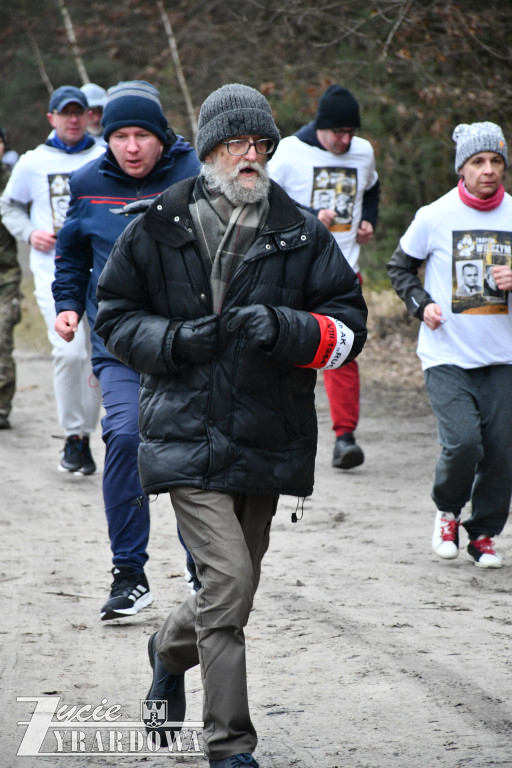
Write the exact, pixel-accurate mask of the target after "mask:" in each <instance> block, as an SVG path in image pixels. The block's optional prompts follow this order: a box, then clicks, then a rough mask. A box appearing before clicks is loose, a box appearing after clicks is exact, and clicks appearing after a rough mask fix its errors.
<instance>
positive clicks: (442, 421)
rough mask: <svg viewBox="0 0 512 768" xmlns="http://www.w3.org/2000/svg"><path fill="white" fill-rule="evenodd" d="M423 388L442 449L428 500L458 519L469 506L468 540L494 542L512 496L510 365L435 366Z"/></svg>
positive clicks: (505, 517)
mask: <svg viewBox="0 0 512 768" xmlns="http://www.w3.org/2000/svg"><path fill="white" fill-rule="evenodd" d="M425 382H426V385H427V389H428V392H429V395H430V402H431V404H432V410H433V411H434V414H435V416H436V417H437V422H438V430H439V442H440V443H441V446H442V450H441V455H440V456H439V460H438V462H437V466H436V472H435V478H434V486H433V489H432V498H433V500H434V502H435V504H436V506H437V508H438V509H440V510H442V511H443V512H453V513H454V514H456V515H457V514H459V512H460V511H461V509H462V508H463V507H464V505H465V504H466V502H468V501H469V500H471V516H470V517H469V518H468V519H467V520H465V521H464V523H463V525H464V527H465V528H466V530H467V532H468V535H469V538H470V539H476V538H477V537H478V536H480V535H481V534H487V535H489V536H496V535H497V534H499V533H501V531H502V530H503V528H504V526H505V523H506V521H507V517H508V513H509V509H510V499H511V494H512V365H489V366H485V367H482V368H470V369H465V368H460V367H459V366H456V365H436V366H434V367H432V368H428V369H427V370H426V371H425Z"/></svg>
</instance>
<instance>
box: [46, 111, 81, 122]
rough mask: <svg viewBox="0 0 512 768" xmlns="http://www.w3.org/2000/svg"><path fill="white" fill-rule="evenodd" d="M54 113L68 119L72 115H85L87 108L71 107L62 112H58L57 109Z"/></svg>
mask: <svg viewBox="0 0 512 768" xmlns="http://www.w3.org/2000/svg"><path fill="white" fill-rule="evenodd" d="M53 114H54V115H59V117H65V118H66V119H68V120H69V119H71V118H72V117H83V116H84V115H85V109H70V110H67V109H66V110H63V111H62V112H57V110H55V109H54V110H53Z"/></svg>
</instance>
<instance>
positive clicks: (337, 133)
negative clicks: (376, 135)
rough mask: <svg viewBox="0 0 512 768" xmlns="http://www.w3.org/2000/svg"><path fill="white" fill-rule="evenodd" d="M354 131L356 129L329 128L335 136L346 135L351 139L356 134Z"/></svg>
mask: <svg viewBox="0 0 512 768" xmlns="http://www.w3.org/2000/svg"><path fill="white" fill-rule="evenodd" d="M356 130H357V129H356V128H331V131H332V133H334V135H335V136H343V135H344V134H345V133H348V135H349V136H351V137H353V136H355V134H356Z"/></svg>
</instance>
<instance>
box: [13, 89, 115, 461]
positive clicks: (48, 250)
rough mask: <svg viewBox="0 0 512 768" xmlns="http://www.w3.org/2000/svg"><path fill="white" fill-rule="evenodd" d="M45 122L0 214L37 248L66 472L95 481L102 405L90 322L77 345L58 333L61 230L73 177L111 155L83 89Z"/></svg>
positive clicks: (53, 102)
mask: <svg viewBox="0 0 512 768" xmlns="http://www.w3.org/2000/svg"><path fill="white" fill-rule="evenodd" d="M46 117H47V119H48V122H49V123H50V125H51V127H52V128H53V131H52V133H51V134H50V136H49V137H48V139H47V140H46V141H45V142H44V144H39V146H37V147H36V148H35V149H33V150H31V151H29V152H26V153H25V154H24V155H22V157H20V159H19V161H18V163H17V164H16V166H15V167H14V169H13V172H12V174H11V177H10V179H9V182H8V184H7V186H6V188H5V190H4V192H3V194H2V197H1V198H0V214H1V216H2V221H3V223H4V225H5V226H6V227H7V229H8V230H9V231H10V232H11V234H12V235H13V236H14V237H15V238H17V239H18V240H21V241H23V242H28V243H30V246H31V249H30V269H31V270H32V274H33V276H34V285H35V291H34V294H35V297H36V299H37V303H38V305H39V308H40V310H41V313H42V315H43V317H44V319H45V322H46V325H47V328H48V339H49V341H50V343H51V345H52V354H53V360H54V390H55V398H56V402H57V411H58V418H59V422H60V425H61V427H62V428H63V430H64V432H65V436H66V441H65V444H64V450H63V451H62V455H61V461H60V464H59V469H62V470H63V471H68V472H80V473H82V474H85V475H89V474H92V473H93V472H94V471H95V470H96V465H95V463H94V460H93V458H92V455H91V450H90V446H89V435H90V434H91V432H92V431H93V430H94V429H95V427H96V425H97V423H98V419H99V410H100V404H101V396H100V389H99V387H98V386H97V383H96V382H95V380H94V378H93V377H92V367H91V359H90V341H89V330H88V328H86V327H84V325H85V324H86V322H87V321H86V320H85V319H83V320H82V322H81V324H80V329H79V332H78V333H77V334H76V336H75V338H74V340H73V342H72V343H71V344H68V343H66V342H65V341H64V340H63V339H61V338H60V336H59V335H58V334H57V333H56V331H55V330H54V325H55V307H54V302H53V295H52V282H53V279H54V271H55V268H54V256H55V242H56V237H57V232H58V230H59V229H60V227H61V226H62V224H63V222H64V218H65V215H66V211H67V207H68V201H69V186H68V178H69V175H70V173H71V172H72V171H74V170H76V169H77V168H80V167H81V166H82V165H85V163H88V162H89V161H90V160H93V159H94V158H96V157H98V156H99V155H101V154H102V153H103V152H104V151H105V150H104V147H101V146H100V145H99V144H97V143H96V142H95V141H94V139H93V138H92V137H91V136H89V135H88V134H87V133H86V131H87V119H88V103H87V99H86V97H85V94H83V93H82V91H80V89H79V88H75V87H73V86H69V85H63V86H61V87H60V88H57V90H56V91H54V92H53V94H52V96H51V97H50V102H49V107H48V112H47V115H46ZM95 384H96V385H95Z"/></svg>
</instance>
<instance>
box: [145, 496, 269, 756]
mask: <svg viewBox="0 0 512 768" xmlns="http://www.w3.org/2000/svg"><path fill="white" fill-rule="evenodd" d="M170 496H171V501H172V505H173V507H174V511H175V513H176V519H177V523H178V527H179V530H180V532H181V535H182V537H183V540H184V542H185V544H186V546H187V549H188V550H189V552H190V553H191V555H192V557H193V558H194V562H195V564H196V569H197V574H198V576H199V579H200V581H201V584H202V588H201V590H200V591H199V592H198V593H196V594H193V595H190V597H189V598H188V599H187V600H185V602H183V603H182V604H181V605H180V606H178V607H177V608H176V609H173V610H172V611H171V613H170V614H169V616H168V617H167V619H166V620H165V622H164V624H163V625H162V628H161V629H160V631H159V633H158V636H157V646H156V649H157V653H158V657H159V659H160V661H161V662H162V664H163V665H164V666H165V667H166V669H167V670H168V671H169V672H171V673H172V674H182V673H183V672H185V671H186V670H187V669H190V668H191V667H193V666H195V665H196V664H198V663H199V664H200V665H201V676H202V681H203V691H204V693H203V721H204V729H203V743H204V750H205V753H206V755H207V756H208V757H209V758H210V759H212V760H219V759H222V758H225V757H230V756H231V755H235V754H238V753H240V752H251V753H252V752H253V751H254V749H255V747H256V744H257V736H256V731H255V729H254V726H253V724H252V722H251V718H250V714H249V702H248V694H247V674H246V665H245V636H244V627H245V625H246V624H247V621H248V619H249V613H250V611H251V608H252V604H253V598H254V593H255V592H256V589H257V587H258V583H259V579H260V569H261V561H262V559H263V555H264V554H265V552H266V551H267V548H268V544H269V533H270V526H271V522H272V518H273V516H274V514H275V512H276V508H277V502H278V498H279V497H278V495H277V494H242V493H239V494H227V493H218V492H215V491H202V490H199V489H195V488H189V487H187V488H172V489H170Z"/></svg>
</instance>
